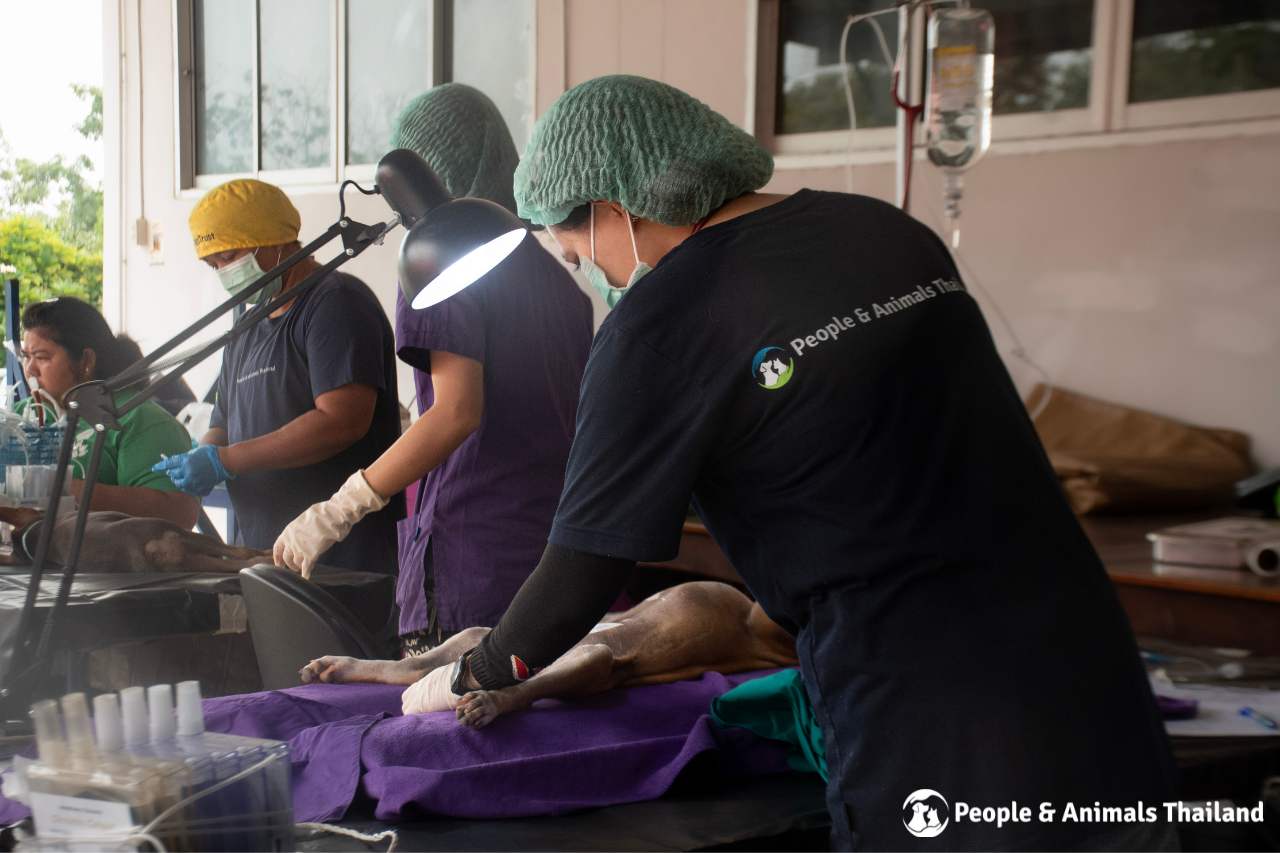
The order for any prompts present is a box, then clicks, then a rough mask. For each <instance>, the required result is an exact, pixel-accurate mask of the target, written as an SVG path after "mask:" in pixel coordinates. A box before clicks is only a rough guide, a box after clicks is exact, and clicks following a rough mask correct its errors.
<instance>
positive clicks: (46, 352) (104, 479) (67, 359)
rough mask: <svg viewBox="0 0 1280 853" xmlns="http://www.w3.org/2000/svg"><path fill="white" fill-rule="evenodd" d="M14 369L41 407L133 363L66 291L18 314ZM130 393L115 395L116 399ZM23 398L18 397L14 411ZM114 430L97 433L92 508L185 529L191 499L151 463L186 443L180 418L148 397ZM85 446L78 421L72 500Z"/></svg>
mask: <svg viewBox="0 0 1280 853" xmlns="http://www.w3.org/2000/svg"><path fill="white" fill-rule="evenodd" d="M22 329H23V332H22V368H23V372H24V373H26V376H27V381H28V382H29V383H31V386H32V393H33V396H34V397H35V399H36V401H37V402H38V403H39V404H40V405H43V406H44V407H45V408H46V410H50V411H52V410H55V409H56V410H57V411H59V412H60V411H62V410H63V408H64V404H63V395H65V394H66V393H67V392H68V391H69V390H71V389H72V388H74V387H75V386H76V385H79V384H81V383H83V382H88V381H90V380H92V379H106V378H108V377H111V376H113V375H115V374H116V373H119V372H120V371H121V370H123V369H124V368H125V367H128V366H129V365H130V364H132V363H133V361H134V359H133V358H131V357H130V353H129V350H128V349H127V348H125V347H122V346H121V344H120V342H119V341H118V340H117V339H116V336H115V335H114V334H112V333H111V328H110V327H109V326H108V325H107V321H106V320H105V319H104V318H103V316H102V314H100V313H99V312H98V310H97V309H96V308H94V307H93V306H92V305H90V304H89V303H87V302H82V301H81V300H79V299H74V298H71V297H65V296H64V297H62V298H59V299H50V300H48V301H47V302H37V303H35V304H33V305H30V306H28V307H27V309H26V310H25V311H24V312H23V313H22ZM131 396H132V392H130V391H122V392H119V393H117V394H116V397H115V399H116V403H117V404H119V403H122V402H123V401H124V400H127V399H128V398H129V397H131ZM28 403H29V401H23V403H21V404H19V411H22V410H23V409H24V408H25V407H26V405H27V404H28ZM120 427H121V428H120V429H119V430H108V431H107V434H106V436H105V437H104V441H105V444H104V446H103V448H102V460H101V462H100V463H99V468H98V480H97V485H95V486H94V488H93V507H92V508H93V509H95V510H113V511H115V512H123V513H128V514H129V515H138V516H147V517H151V518H163V519H166V520H168V521H172V522H174V523H175V524H179V525H181V526H182V527H185V528H190V527H192V526H193V525H194V524H195V521H196V514H197V513H198V512H199V510H200V502H199V500H198V499H196V498H194V497H192V496H190V495H186V494H183V493H182V492H180V491H178V490H177V487H175V486H174V485H173V482H172V481H171V480H170V479H169V478H168V477H167V476H166V475H164V474H158V473H155V472H153V471H152V470H151V466H152V465H154V464H155V463H157V462H159V461H160V460H161V459H163V458H164V457H165V456H169V455H173V454H176V453H185V452H186V451H188V450H190V449H191V437H190V436H189V435H188V434H187V431H186V429H185V428H184V427H183V426H182V424H180V423H178V422H177V421H176V420H175V419H174V418H173V416H172V415H170V414H169V413H168V412H166V411H165V410H164V409H162V408H160V406H158V405H157V404H156V403H155V402H153V401H148V402H146V403H144V404H143V405H141V406H139V407H138V408H136V409H134V410H133V411H131V412H129V413H128V414H127V415H125V416H124V417H122V418H121V419H120ZM92 446H93V430H92V428H90V427H86V426H84V425H83V424H81V427H80V430H79V432H78V433H77V434H76V443H75V449H74V452H73V453H72V466H71V467H72V477H73V479H72V482H71V487H70V488H71V493H72V494H73V495H75V496H76V499H77V500H78V499H79V498H80V495H81V493H82V492H83V490H84V474H85V469H86V468H87V467H88V464H89V450H90V448H91V447H92Z"/></svg>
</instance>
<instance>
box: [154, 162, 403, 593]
mask: <svg viewBox="0 0 1280 853" xmlns="http://www.w3.org/2000/svg"><path fill="white" fill-rule="evenodd" d="M190 226H191V233H192V237H193V239H194V241H195V246H196V253H197V255H198V256H199V257H200V258H201V259H202V260H204V261H205V262H206V263H207V264H208V265H209V266H211V267H212V268H213V269H214V270H215V272H216V274H217V275H218V278H219V279H220V280H221V282H222V284H223V286H224V287H225V288H226V289H227V291H228V292H231V293H236V292H238V291H239V290H240V289H242V288H244V287H246V286H248V285H249V284H250V283H251V282H253V281H255V280H257V279H258V278H259V277H260V276H261V274H262V271H263V270H269V269H271V268H273V267H275V266H277V265H278V264H279V263H280V262H281V261H282V260H283V259H284V258H287V257H288V256H289V255H291V254H292V253H293V252H295V251H297V249H298V248H299V244H298V241H297V237H298V232H299V228H300V218H299V216H298V212H297V210H296V209H295V208H294V207H293V204H292V203H291V202H290V201H289V199H288V197H286V196H285V194H284V193H283V192H282V191H281V190H280V189H279V188H277V187H275V186H272V185H271V184H267V183H264V182H262V181H256V180H249V179H242V180H236V181H230V182H228V183H226V184H222V185H221V186H218V187H215V188H214V189H212V190H210V191H209V192H208V193H207V194H206V195H205V197H204V198H202V199H201V200H200V202H199V203H198V204H197V205H196V207H195V208H194V209H193V210H192V212H191V216H190ZM319 266H320V265H319V264H318V263H317V262H316V260H315V259H314V258H306V259H304V260H303V261H302V262H301V263H299V264H298V265H297V266H295V267H293V268H292V269H290V270H289V271H288V272H286V273H285V274H284V275H283V276H282V277H280V278H277V279H275V280H274V281H273V282H272V283H270V284H269V285H268V286H267V287H266V288H265V289H264V290H263V291H260V292H259V294H258V295H257V296H255V297H254V298H253V300H252V301H253V302H254V303H257V302H260V301H262V300H263V299H271V298H273V297H274V296H275V295H276V294H279V293H287V292H288V291H290V290H292V289H293V288H294V287H296V286H297V285H299V284H301V283H302V282H303V281H304V280H305V279H306V278H307V276H309V275H310V274H311V273H312V272H314V271H315V270H317V269H318V268H319ZM399 435H400V411H399V401H398V400H397V397H396V375H395V350H394V341H393V337H392V332H391V324H390V322H388V320H387V316H386V313H385V312H384V311H383V310H382V306H381V305H380V304H379V303H378V299H377V297H376V296H374V294H373V291H372V290H370V289H369V287H368V286H367V285H365V284H364V282H362V281H360V280H359V279H357V278H355V277H353V276H350V275H346V274H344V273H341V272H333V273H330V274H329V275H328V276H326V277H325V279H324V280H323V281H321V282H320V283H319V284H317V285H316V286H314V287H312V288H311V289H309V290H307V291H306V292H304V293H303V294H302V295H301V296H300V297H298V298H296V299H294V300H293V301H292V302H289V303H287V304H285V305H284V306H282V307H280V308H278V309H276V310H275V311H273V312H272V313H271V315H270V316H268V317H266V318H264V319H263V320H261V321H260V322H258V323H257V324H256V325H254V326H253V327H252V328H250V329H249V330H248V331H247V332H246V333H245V334H244V335H242V336H241V337H239V338H237V339H235V340H233V341H232V342H231V343H229V344H228V345H227V347H226V349H225V350H224V351H223V356H222V368H221V371H220V372H219V375H218V385H217V401H216V403H215V405H214V411H213V416H212V418H211V419H210V425H209V432H208V433H206V434H205V435H204V436H203V437H202V438H201V440H200V445H199V446H198V447H196V448H195V449H194V450H192V451H191V452H190V453H186V454H180V455H178V456H173V457H170V458H169V459H167V460H165V461H164V462H163V463H161V464H160V465H159V466H157V467H158V468H159V469H161V470H165V471H166V472H167V473H168V474H169V476H170V478H171V479H173V481H174V482H175V483H176V484H177V485H178V486H179V488H182V489H183V490H184V491H187V492H190V493H192V494H196V495H200V496H204V495H207V494H208V493H209V491H210V490H212V488H213V487H214V486H215V485H217V484H218V483H220V482H226V483H227V491H228V492H229V494H230V496H231V505H232V507H233V508H234V510H235V513H236V522H237V525H238V526H239V530H240V538H241V541H242V542H243V544H244V545H246V546H247V547H250V548H262V549H270V548H271V547H272V546H273V545H274V543H275V541H276V538H277V537H278V536H279V535H280V532H281V531H282V530H283V529H284V527H285V525H287V524H288V523H289V522H290V521H292V520H293V519H294V518H295V517H296V516H297V515H298V514H299V513H301V512H303V511H304V510H306V509H307V507H309V506H310V505H312V504H313V503H315V502H316V501H320V500H323V499H325V498H328V497H329V496H330V495H331V494H333V492H334V491H335V490H337V489H338V487H339V486H341V485H342V484H343V482H344V481H345V480H346V479H347V478H348V477H349V476H350V474H351V472H352V471H357V470H359V469H361V468H363V467H365V466H367V465H368V464H370V463H371V462H373V460H375V459H377V458H378V456H379V455H381V453H382V452H383V451H384V450H386V449H387V448H388V447H390V446H391V444H392V443H393V442H394V441H395V440H396V439H397V438H398V437H399ZM403 514H404V498H403V496H402V495H393V496H391V498H390V500H388V501H385V502H383V507H382V508H381V510H380V511H379V512H374V513H372V514H370V515H368V516H367V517H365V518H364V519H363V520H361V521H360V522H359V524H357V525H355V529H354V531H353V532H352V534H351V535H350V536H348V537H347V539H346V541H345V542H343V543H342V544H341V545H339V546H338V547H335V548H334V549H332V550H330V551H329V552H328V553H327V554H326V555H325V562H326V563H327V564H329V565H333V566H337V567H340V568H345V569H353V570H359V571H370V572H381V573H385V574H394V573H395V571H396V547H395V546H396V538H395V537H396V534H395V525H396V521H397V519H399V518H400V517H402V516H403Z"/></svg>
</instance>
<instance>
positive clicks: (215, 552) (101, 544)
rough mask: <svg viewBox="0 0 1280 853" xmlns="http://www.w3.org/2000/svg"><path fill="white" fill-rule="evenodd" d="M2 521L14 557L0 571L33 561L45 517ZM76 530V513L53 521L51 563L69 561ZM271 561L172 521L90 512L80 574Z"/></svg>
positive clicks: (234, 567)
mask: <svg viewBox="0 0 1280 853" xmlns="http://www.w3.org/2000/svg"><path fill="white" fill-rule="evenodd" d="M0 521H3V522H5V523H7V524H11V525H13V553H12V554H11V555H0V566H24V565H28V564H30V563H31V562H33V561H34V560H35V551H36V543H37V542H38V541H39V539H40V527H41V526H42V524H43V521H44V513H43V512H42V511H41V510H38V509H31V508H29V507H0ZM75 525H76V517H75V514H74V513H68V514H66V515H63V516H62V517H60V518H59V519H58V520H57V522H55V524H54V528H53V538H52V539H51V540H50V542H49V559H51V560H53V561H54V562H56V563H59V564H61V563H63V562H64V561H65V559H66V557H67V556H68V555H69V554H70V551H71V539H72V536H73V535H74V533H75ZM270 562H271V552H270V551H259V550H255V549H253V548H237V547H235V546H234V545H225V544H223V543H222V542H219V541H218V540H217V539H214V538H213V537H211V536H204V535H201V534H199V533H193V532H192V531H190V530H183V529H182V528H181V527H179V526H178V525H176V524H174V523H173V522H171V521H165V520H163V519H159V518H139V517H136V516H132V515H125V514H124V513H122V512H91V513H89V516H88V519H87V522H86V524H85V528H84V542H83V544H82V545H81V547H80V561H79V571H82V572H89V573H93V572H101V573H123V572H238V571H240V570H241V569H245V568H248V567H249V566H256V565H258V564H260V563H270Z"/></svg>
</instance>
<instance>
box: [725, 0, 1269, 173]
mask: <svg viewBox="0 0 1280 853" xmlns="http://www.w3.org/2000/svg"><path fill="white" fill-rule="evenodd" d="M781 2H782V0H750V4H749V5H750V11H749V14H750V15H751V16H752V21H753V22H754V37H753V38H751V40H750V43H749V45H748V48H749V51H750V52H751V54H752V55H751V63H752V70H753V74H752V83H753V86H752V87H749V90H750V91H751V95H750V97H751V99H752V102H751V103H750V104H749V113H750V114H751V115H752V117H753V122H752V123H753V125H754V127H753V128H752V129H753V130H754V132H755V135H756V137H757V138H758V139H759V140H760V141H761V142H762V143H763V144H764V145H765V147H766V148H768V149H769V150H770V151H771V152H772V153H773V154H774V155H775V156H777V157H779V158H782V164H780V165H783V164H785V165H784V167H785V168H825V167H829V166H832V165H839V163H840V162H873V161H879V160H882V159H892V153H893V150H894V147H895V141H896V135H895V131H894V128H893V127H883V128H869V129H866V130H857V131H855V132H854V133H853V139H852V140H850V139H849V131H847V130H834V131H821V132H815V133H790V134H778V133H775V131H774V122H775V116H776V114H777V109H778V104H777V96H776V92H777V82H778V75H779V73H780V69H779V68H778V38H779V25H778V18H779V13H780V6H781ZM888 2H889V0H886V4H887V3H888ZM975 4H976V5H979V6H980V5H981V3H980V2H977V0H975ZM1133 7H1134V0H1094V15H1093V27H1092V33H1093V34H1092V48H1093V50H1092V62H1091V68H1090V76H1089V104H1088V106H1086V107H1081V108H1077V109H1068V110H1056V111H1053V112H1038V113H1013V114H1005V115H996V116H993V117H992V128H991V136H992V146H993V148H994V147H998V146H1001V145H1002V144H1004V143H1010V142H1012V143H1018V145H1016V146H1013V147H1015V148H1021V147H1025V144H1027V143H1034V142H1035V141H1037V140H1057V141H1058V142H1061V143H1063V144H1072V143H1075V142H1077V141H1079V142H1080V143H1081V144H1094V143H1095V141H1096V140H1097V139H1098V137H1099V135H1100V134H1108V135H1116V134H1120V133H1123V132H1126V131H1134V132H1138V131H1152V130H1159V129H1169V128H1185V127H1193V126H1200V125H1224V126H1225V125H1231V124H1236V123H1239V122H1251V121H1255V120H1260V119H1276V118H1280V88H1275V89H1264V90H1258V91H1254V92H1237V93H1227V94H1222V95H1209V96H1203V97H1190V98H1176V99H1170V100H1166V101H1151V102H1145V103H1134V104H1131V103H1129V100H1128V99H1129V63H1130V54H1131V47H1132V45H1131V41H1132V32H1133ZM921 137H922V134H920V133H917V140H918V141H917V147H918V148H919V147H923V140H922V138H921Z"/></svg>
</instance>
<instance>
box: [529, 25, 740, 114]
mask: <svg viewBox="0 0 1280 853" xmlns="http://www.w3.org/2000/svg"><path fill="white" fill-rule="evenodd" d="M554 5H560V6H561V8H562V9H563V19H562V20H563V31H564V32H565V33H567V36H568V37H567V43H568V52H567V56H568V68H567V82H568V85H570V86H572V85H574V84H576V83H581V82H582V81H583V80H590V79H591V78H592V77H599V76H601V75H603V74H639V75H641V76H644V77H652V78H654V79H655V80H662V81H664V82H667V83H670V84H671V85H673V86H678V87H679V88H681V89H684V90H686V91H689V92H692V93H694V94H696V95H697V96H698V98H699V99H701V100H703V101H705V102H706V103H708V104H710V105H711V106H712V107H714V108H715V109H717V110H719V111H720V112H722V113H724V114H725V115H726V116H728V117H729V118H730V119H732V120H733V121H734V122H737V123H742V122H743V120H744V105H745V103H746V100H745V93H746V88H745V86H746V79H747V75H746V63H747V25H748V10H749V9H750V7H751V4H750V3H748V2H746V0H563V2H562V3H561V2H560V0H557V3H556V4H554ZM542 22H543V18H542V17H541V16H540V17H539V24H540V25H541V23H542ZM554 23H556V22H555V21H554V19H553V20H552V21H549V22H548V24H549V25H552V26H554ZM544 34H545V35H546V36H547V38H548V39H549V40H552V39H554V38H555V36H554V34H553V33H552V32H547V31H546V30H544V29H542V28H540V29H539V31H538V40H539V46H540V53H539V70H540V72H541V63H542V54H541V45H542V39H543V37H544ZM540 106H541V104H540Z"/></svg>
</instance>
